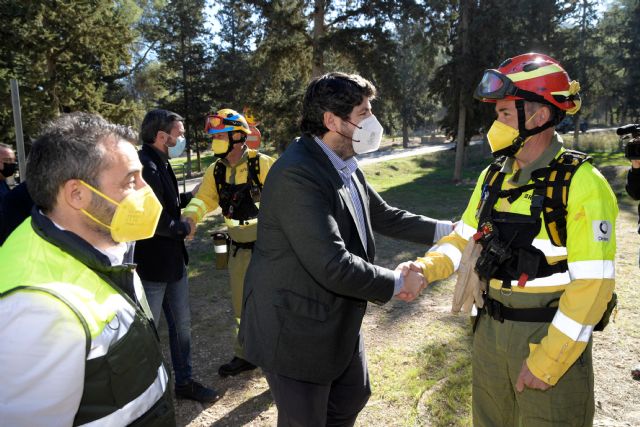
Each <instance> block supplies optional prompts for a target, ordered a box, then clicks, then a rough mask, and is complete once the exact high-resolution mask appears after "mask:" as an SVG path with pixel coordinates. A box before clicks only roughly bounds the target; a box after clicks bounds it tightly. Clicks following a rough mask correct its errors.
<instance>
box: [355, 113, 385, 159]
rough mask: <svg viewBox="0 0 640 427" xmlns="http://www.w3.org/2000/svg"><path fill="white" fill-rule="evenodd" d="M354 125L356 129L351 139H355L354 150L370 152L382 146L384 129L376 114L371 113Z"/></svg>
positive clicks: (360, 152)
mask: <svg viewBox="0 0 640 427" xmlns="http://www.w3.org/2000/svg"><path fill="white" fill-rule="evenodd" d="M354 126H355V127H356V129H355V131H354V132H353V136H352V137H351V140H352V141H353V151H355V152H356V154H364V153H370V152H372V151H376V150H377V149H378V148H380V142H382V134H383V133H384V129H383V128H382V125H381V124H380V122H379V121H378V119H377V118H376V116H374V115H371V116H369V117H367V118H366V119H364V120H363V121H361V122H360V123H359V124H357V125H356V124H354Z"/></svg>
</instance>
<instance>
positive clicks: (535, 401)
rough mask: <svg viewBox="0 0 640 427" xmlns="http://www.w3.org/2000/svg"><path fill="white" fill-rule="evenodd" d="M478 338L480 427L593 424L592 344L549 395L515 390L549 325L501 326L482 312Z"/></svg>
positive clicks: (475, 388) (475, 408)
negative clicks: (532, 347)
mask: <svg viewBox="0 0 640 427" xmlns="http://www.w3.org/2000/svg"><path fill="white" fill-rule="evenodd" d="M480 316H481V317H480V319H479V320H478V324H477V328H476V331H475V334H474V338H473V395H472V400H473V425H474V426H475V427H542V426H544V427H551V426H553V427H571V426H575V427H583V426H592V425H593V414H594V395H593V366H592V361H591V346H592V343H591V342H589V345H588V346H587V348H586V349H585V351H584V353H583V354H582V355H581V356H580V358H578V360H576V362H575V363H574V364H573V365H572V366H571V368H569V370H568V371H567V373H566V374H564V375H563V376H562V378H560V381H558V383H557V384H556V385H555V386H553V387H551V388H550V389H548V390H547V391H540V390H532V389H528V388H525V390H524V391H523V392H522V393H518V392H517V391H516V389H515V385H516V381H517V379H518V375H519V373H520V369H521V368H522V362H523V361H524V360H525V359H526V358H527V357H528V355H529V343H534V344H538V343H540V340H541V339H542V338H543V337H544V336H545V335H546V334H547V329H548V327H549V324H548V323H534V322H512V321H509V320H505V321H504V323H501V322H499V321H497V320H494V319H492V318H490V317H489V316H488V315H487V314H486V313H482V314H481V315H480Z"/></svg>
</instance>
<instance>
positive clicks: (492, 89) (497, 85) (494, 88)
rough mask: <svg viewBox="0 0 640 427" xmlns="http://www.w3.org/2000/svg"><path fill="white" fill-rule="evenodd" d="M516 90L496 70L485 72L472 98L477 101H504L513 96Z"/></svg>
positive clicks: (510, 82) (505, 77) (509, 81)
mask: <svg viewBox="0 0 640 427" xmlns="http://www.w3.org/2000/svg"><path fill="white" fill-rule="evenodd" d="M518 91H520V89H518V88H517V87H516V86H515V85H514V84H513V82H512V81H511V80H510V79H509V78H508V77H507V76H505V75H504V74H502V73H500V72H499V71H497V70H485V72H484V75H483V76H482V80H480V84H478V87H476V91H475V93H474V96H475V97H476V98H479V99H493V100H497V99H504V98H505V97H507V96H515V95H516V93H518Z"/></svg>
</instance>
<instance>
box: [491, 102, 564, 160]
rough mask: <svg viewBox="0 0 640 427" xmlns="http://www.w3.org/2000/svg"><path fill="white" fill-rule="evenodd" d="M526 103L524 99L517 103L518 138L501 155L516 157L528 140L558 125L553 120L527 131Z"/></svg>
mask: <svg viewBox="0 0 640 427" xmlns="http://www.w3.org/2000/svg"><path fill="white" fill-rule="evenodd" d="M524 102H525V101H524V100H523V99H518V100H516V101H515V103H516V110H517V111H518V137H517V138H516V139H514V140H513V143H512V144H511V145H510V146H509V147H507V148H505V149H504V150H500V152H501V153H500V155H504V156H507V157H514V156H515V155H516V154H517V153H518V151H520V150H521V149H522V147H523V146H524V142H525V141H526V140H527V138H529V137H531V136H533V135H537V134H539V133H540V132H542V131H544V130H546V129H549V128H550V127H551V126H555V125H556V124H557V123H556V120H554V119H551V120H548V121H547V122H546V123H545V124H543V125H542V126H537V127H534V128H533V129H527V126H526V124H527V116H526V113H525V111H524Z"/></svg>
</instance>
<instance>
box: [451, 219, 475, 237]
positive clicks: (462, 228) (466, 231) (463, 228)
mask: <svg viewBox="0 0 640 427" xmlns="http://www.w3.org/2000/svg"><path fill="white" fill-rule="evenodd" d="M453 231H455V232H456V233H458V234H459V235H460V236H462V238H463V239H464V240H469V239H470V238H471V236H473V235H474V234H476V231H478V230H476V229H475V227H472V226H470V225H469V224H465V223H464V222H463V221H458V223H457V224H456V227H455V228H454V229H453Z"/></svg>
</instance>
